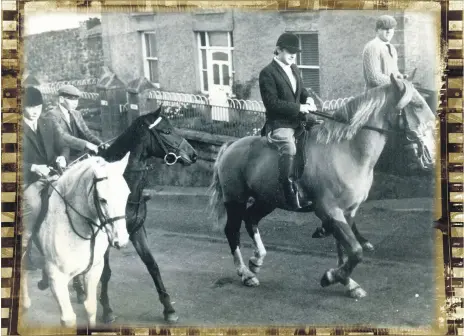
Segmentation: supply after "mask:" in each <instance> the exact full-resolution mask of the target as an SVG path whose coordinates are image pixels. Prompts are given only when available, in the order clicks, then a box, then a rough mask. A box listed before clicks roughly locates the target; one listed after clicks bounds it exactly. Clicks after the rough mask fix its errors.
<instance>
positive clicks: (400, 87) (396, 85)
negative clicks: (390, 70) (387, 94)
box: [390, 74, 405, 94]
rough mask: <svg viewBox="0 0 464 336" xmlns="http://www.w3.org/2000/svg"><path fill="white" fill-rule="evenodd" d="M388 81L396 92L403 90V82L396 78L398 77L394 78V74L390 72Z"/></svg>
mask: <svg viewBox="0 0 464 336" xmlns="http://www.w3.org/2000/svg"><path fill="white" fill-rule="evenodd" d="M390 81H391V83H392V84H393V87H394V88H395V89H396V91H397V92H398V93H400V94H401V93H402V92H404V89H405V86H404V83H403V82H402V81H400V80H398V78H396V77H395V75H393V74H390Z"/></svg>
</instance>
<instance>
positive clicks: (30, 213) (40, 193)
mask: <svg viewBox="0 0 464 336" xmlns="http://www.w3.org/2000/svg"><path fill="white" fill-rule="evenodd" d="M55 183H56V181H52V184H55ZM47 185H48V184H47V180H46V179H44V178H41V179H40V180H38V181H36V182H34V183H31V184H30V185H28V186H27V187H26V189H25V190H24V193H23V195H24V196H23V207H22V210H23V213H22V236H23V239H22V240H23V241H22V244H23V248H25V247H26V246H27V243H28V241H29V239H30V237H31V234H32V231H33V228H34V226H35V225H36V223H37V220H38V219H39V215H40V213H41V210H42V201H43V198H44V197H48V196H47V195H44V193H46V192H47V190H48V189H47Z"/></svg>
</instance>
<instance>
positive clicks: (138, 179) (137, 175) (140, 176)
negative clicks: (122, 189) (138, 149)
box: [124, 157, 147, 198]
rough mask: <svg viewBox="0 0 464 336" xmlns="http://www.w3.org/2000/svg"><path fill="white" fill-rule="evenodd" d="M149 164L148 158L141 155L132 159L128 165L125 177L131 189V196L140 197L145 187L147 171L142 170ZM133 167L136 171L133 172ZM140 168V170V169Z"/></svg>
mask: <svg viewBox="0 0 464 336" xmlns="http://www.w3.org/2000/svg"><path fill="white" fill-rule="evenodd" d="M146 166H147V158H145V157H139V158H137V159H134V160H131V162H129V164H128V165H127V169H126V173H125V174H124V177H125V179H126V182H127V185H128V187H129V189H130V191H131V193H130V195H129V197H130V198H134V197H139V196H140V194H141V192H142V191H143V189H144V188H145V176H146V172H144V171H142V170H140V169H143V168H145V167H146ZM131 169H133V170H134V171H132V172H131ZM139 170H140V171H139Z"/></svg>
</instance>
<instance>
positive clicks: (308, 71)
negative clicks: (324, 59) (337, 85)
mask: <svg viewBox="0 0 464 336" xmlns="http://www.w3.org/2000/svg"><path fill="white" fill-rule="evenodd" d="M296 35H297V36H298V39H299V40H300V49H301V53H298V56H297V60H296V64H297V65H298V68H299V69H300V72H301V77H302V79H303V84H304V87H310V88H311V89H313V90H314V91H315V92H316V93H317V94H318V95H319V94H320V86H319V36H318V35H317V33H309V34H296Z"/></svg>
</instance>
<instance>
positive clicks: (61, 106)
mask: <svg viewBox="0 0 464 336" xmlns="http://www.w3.org/2000/svg"><path fill="white" fill-rule="evenodd" d="M58 106H59V107H60V110H61V112H62V113H63V115H64V119H66V121H67V122H68V124H71V117H70V116H69V111H68V110H67V109H66V108H65V107H64V106H63V105H61V104H58Z"/></svg>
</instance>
